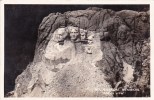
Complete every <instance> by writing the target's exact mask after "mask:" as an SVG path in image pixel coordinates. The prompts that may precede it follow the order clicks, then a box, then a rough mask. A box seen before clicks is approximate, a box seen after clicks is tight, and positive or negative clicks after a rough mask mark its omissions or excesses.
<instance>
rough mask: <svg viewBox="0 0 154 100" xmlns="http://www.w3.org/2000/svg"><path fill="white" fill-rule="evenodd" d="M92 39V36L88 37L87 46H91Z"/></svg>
mask: <svg viewBox="0 0 154 100" xmlns="http://www.w3.org/2000/svg"><path fill="white" fill-rule="evenodd" d="M93 39H94V35H90V36H89V37H88V44H90V45H91V44H93Z"/></svg>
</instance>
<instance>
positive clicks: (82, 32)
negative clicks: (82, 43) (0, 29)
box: [80, 29, 87, 40]
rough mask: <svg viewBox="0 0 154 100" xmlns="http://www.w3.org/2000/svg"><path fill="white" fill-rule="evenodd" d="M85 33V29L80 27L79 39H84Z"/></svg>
mask: <svg viewBox="0 0 154 100" xmlns="http://www.w3.org/2000/svg"><path fill="white" fill-rule="evenodd" d="M86 35H87V32H86V30H83V29H81V30H80V38H81V40H85V39H86Z"/></svg>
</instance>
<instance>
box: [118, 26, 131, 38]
mask: <svg viewBox="0 0 154 100" xmlns="http://www.w3.org/2000/svg"><path fill="white" fill-rule="evenodd" d="M128 30H129V28H128V27H127V26H126V25H124V24H122V25H120V26H119V28H118V32H117V37H118V38H119V39H122V40H123V39H125V38H126V35H127V32H128Z"/></svg>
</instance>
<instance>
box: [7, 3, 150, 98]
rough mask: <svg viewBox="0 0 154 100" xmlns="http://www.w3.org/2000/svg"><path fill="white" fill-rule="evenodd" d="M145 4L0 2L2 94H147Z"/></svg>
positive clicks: (147, 24) (147, 7) (147, 20)
mask: <svg viewBox="0 0 154 100" xmlns="http://www.w3.org/2000/svg"><path fill="white" fill-rule="evenodd" d="M150 50H151V49H150V5H149V4H129V5H128V4H127V5H126V4H114V5H112V4H108V5H107V4H104V5H103V4H100V5H89V4H88V5H87V4H82V5H81V4H80V5H75V4H74V5H73V4H72V5H70V4H68V5H66V4H65V5H64V4H63V5H62V4H61V5H51V4H49V5H43V4H42V5H39V4H35V5H34V4H33V5H32V4H31V5H30V4H5V5H4V51H5V54H4V96H5V98H10V97H11V98H14V97H17V98H18V97H115V98H116V97H151V92H150V91H151V88H150V87H151V84H150V79H151V78H150Z"/></svg>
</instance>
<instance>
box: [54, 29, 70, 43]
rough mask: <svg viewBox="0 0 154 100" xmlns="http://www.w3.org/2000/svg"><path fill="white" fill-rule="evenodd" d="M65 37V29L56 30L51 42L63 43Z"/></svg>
mask: <svg viewBox="0 0 154 100" xmlns="http://www.w3.org/2000/svg"><path fill="white" fill-rule="evenodd" d="M67 35H68V33H67V32H66V30H65V28H58V29H57V30H55V32H54V33H53V40H55V41H57V42H61V41H64V39H65V38H66V36H67Z"/></svg>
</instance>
